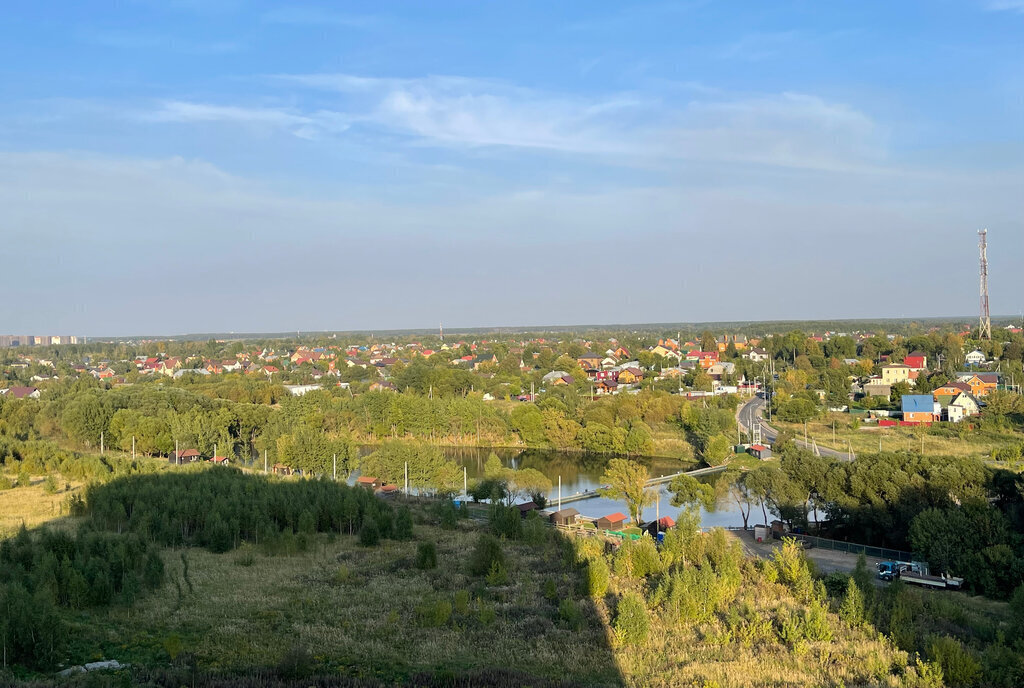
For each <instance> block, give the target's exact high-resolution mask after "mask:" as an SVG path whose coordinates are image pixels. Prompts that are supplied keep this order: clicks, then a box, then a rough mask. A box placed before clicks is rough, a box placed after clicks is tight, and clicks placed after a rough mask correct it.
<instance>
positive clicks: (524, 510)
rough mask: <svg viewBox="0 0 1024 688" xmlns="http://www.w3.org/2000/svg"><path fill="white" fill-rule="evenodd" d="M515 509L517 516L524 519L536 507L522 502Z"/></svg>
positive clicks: (531, 503) (530, 503)
mask: <svg viewBox="0 0 1024 688" xmlns="http://www.w3.org/2000/svg"><path fill="white" fill-rule="evenodd" d="M516 508H517V509H519V515H520V516H522V517H523V518H526V517H527V516H528V515H529V514H530V512H531V511H536V510H537V508H538V507H537V505H536V504H534V503H533V502H523V503H522V504H516Z"/></svg>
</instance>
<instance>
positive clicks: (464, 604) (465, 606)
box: [455, 590, 469, 614]
mask: <svg viewBox="0 0 1024 688" xmlns="http://www.w3.org/2000/svg"><path fill="white" fill-rule="evenodd" d="M468 611H469V591H468V590H459V591H458V592H456V593H455V613H456V614H466V613H467V612H468Z"/></svg>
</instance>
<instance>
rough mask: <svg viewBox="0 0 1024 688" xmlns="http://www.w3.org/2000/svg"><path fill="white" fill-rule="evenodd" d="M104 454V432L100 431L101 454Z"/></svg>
mask: <svg viewBox="0 0 1024 688" xmlns="http://www.w3.org/2000/svg"><path fill="white" fill-rule="evenodd" d="M102 455H103V433H102V432H101V433H100V456H102Z"/></svg>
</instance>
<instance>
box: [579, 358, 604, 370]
mask: <svg viewBox="0 0 1024 688" xmlns="http://www.w3.org/2000/svg"><path fill="white" fill-rule="evenodd" d="M576 362H577V363H579V364H580V368H583V370H597V369H598V368H600V367H601V355H600V354H583V355H582V356H580V357H579V358H577V359H576Z"/></svg>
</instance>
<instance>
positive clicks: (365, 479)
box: [356, 475, 383, 490]
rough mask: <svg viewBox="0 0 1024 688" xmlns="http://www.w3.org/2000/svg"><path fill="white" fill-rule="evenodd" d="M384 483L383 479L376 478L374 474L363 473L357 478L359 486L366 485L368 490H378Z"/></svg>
mask: <svg viewBox="0 0 1024 688" xmlns="http://www.w3.org/2000/svg"><path fill="white" fill-rule="evenodd" d="M382 484H383V482H382V481H380V480H378V479H377V478H374V477H373V476H372V475H361V476H359V477H358V478H356V486H357V487H365V488H366V489H368V490H376V489H377V488H378V487H380V486H381V485H382Z"/></svg>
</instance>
